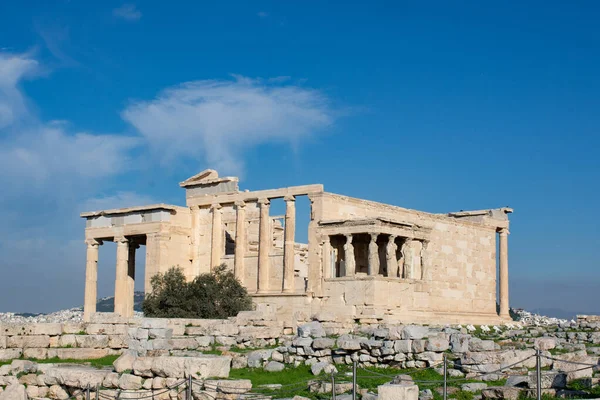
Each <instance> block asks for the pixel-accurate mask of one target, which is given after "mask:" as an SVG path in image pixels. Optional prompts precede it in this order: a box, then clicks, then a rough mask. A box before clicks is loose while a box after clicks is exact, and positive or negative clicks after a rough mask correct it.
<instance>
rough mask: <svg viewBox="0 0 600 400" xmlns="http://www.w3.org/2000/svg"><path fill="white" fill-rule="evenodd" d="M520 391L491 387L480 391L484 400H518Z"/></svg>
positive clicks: (508, 387) (511, 388)
mask: <svg viewBox="0 0 600 400" xmlns="http://www.w3.org/2000/svg"><path fill="white" fill-rule="evenodd" d="M520 393H521V389H519V388H516V387H511V386H492V387H488V388H486V389H483V390H482V391H481V395H482V397H483V398H484V399H506V400H518V398H519V394H520Z"/></svg>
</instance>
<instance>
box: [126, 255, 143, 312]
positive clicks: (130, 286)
mask: <svg viewBox="0 0 600 400" xmlns="http://www.w3.org/2000/svg"><path fill="white" fill-rule="evenodd" d="M139 247H140V245H139V244H137V243H129V257H128V260H127V310H126V312H127V314H126V315H124V316H125V317H133V305H134V297H135V251H136V249H138V248H139Z"/></svg>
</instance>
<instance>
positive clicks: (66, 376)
mask: <svg viewBox="0 0 600 400" xmlns="http://www.w3.org/2000/svg"><path fill="white" fill-rule="evenodd" d="M110 372H111V371H108V370H99V369H96V368H92V367H83V366H69V365H65V366H60V367H54V368H50V369H48V370H47V371H45V373H44V383H45V384H46V385H48V386H50V385H61V386H68V387H74V388H79V389H84V388H86V387H87V385H90V386H92V387H93V386H96V385H101V384H102V383H103V382H104V379H105V378H106V376H107V375H108V374H109V373H110Z"/></svg>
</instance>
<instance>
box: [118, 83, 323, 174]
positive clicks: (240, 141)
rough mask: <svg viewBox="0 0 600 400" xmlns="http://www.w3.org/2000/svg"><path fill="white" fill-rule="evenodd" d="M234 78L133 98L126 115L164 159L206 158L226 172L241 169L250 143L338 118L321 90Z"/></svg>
mask: <svg viewBox="0 0 600 400" xmlns="http://www.w3.org/2000/svg"><path fill="white" fill-rule="evenodd" d="M234 78H235V79H233V80H201V81H194V82H187V83H184V84H182V85H180V86H176V87H173V88H170V89H167V90H164V91H163V92H161V93H160V94H159V95H158V97H157V98H156V99H154V100H152V101H138V102H134V103H132V104H131V105H130V106H129V107H127V109H126V110H125V111H123V113H122V116H123V118H124V119H125V120H126V121H128V122H129V123H131V124H132V125H133V126H134V127H135V128H136V129H137V130H138V131H139V132H140V133H141V134H142V135H143V136H144V137H145V138H146V139H147V141H148V142H149V144H150V146H151V147H152V148H154V149H156V150H160V156H161V157H163V161H171V160H173V159H176V158H177V157H181V156H183V157H190V158H195V159H198V158H204V159H205V160H206V161H207V162H208V164H209V165H210V166H212V167H216V168H219V169H222V170H224V171H225V172H239V170H240V169H241V162H240V155H241V152H242V150H244V149H247V148H248V147H250V146H255V145H258V144H261V143H265V142H273V141H290V142H294V141H297V140H299V139H301V138H304V137H306V136H308V135H311V134H314V133H316V132H318V131H321V130H322V129H323V128H326V127H328V126H329V125H330V124H332V122H333V120H334V112H333V110H332V108H331V106H330V102H329V99H328V98H327V97H326V96H325V95H324V94H323V93H321V92H320V91H317V90H313V89H308V88H304V87H300V86H295V85H291V84H288V85H285V84H284V83H285V81H286V80H287V79H283V78H275V79H273V80H262V79H250V78H246V77H242V76H235V77H234ZM157 154H158V151H157Z"/></svg>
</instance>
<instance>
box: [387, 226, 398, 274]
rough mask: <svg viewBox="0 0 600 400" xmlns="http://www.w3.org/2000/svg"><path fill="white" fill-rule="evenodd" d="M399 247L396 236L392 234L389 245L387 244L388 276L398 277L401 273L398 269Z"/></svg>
mask: <svg viewBox="0 0 600 400" xmlns="http://www.w3.org/2000/svg"><path fill="white" fill-rule="evenodd" d="M397 249H398V246H396V236H394V235H390V237H389V239H388V242H387V245H386V246H385V260H386V265H387V271H388V276H389V277H392V278H398V277H399V276H400V273H399V271H398V270H399V268H398V267H399V265H398V260H396V250H397Z"/></svg>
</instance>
